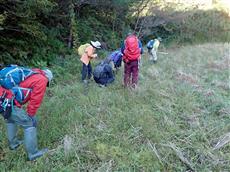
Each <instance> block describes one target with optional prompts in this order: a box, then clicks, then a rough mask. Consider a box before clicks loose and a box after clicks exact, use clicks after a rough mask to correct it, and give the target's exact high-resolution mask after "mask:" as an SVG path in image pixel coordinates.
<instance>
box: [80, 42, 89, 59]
mask: <svg viewBox="0 0 230 172" xmlns="http://www.w3.org/2000/svg"><path fill="white" fill-rule="evenodd" d="M88 46H90V44H89V43H86V44H83V45H81V46H80V47H78V49H77V53H78V55H79V56H82V55H83V54H84V53H85V49H86V48H87V47H88Z"/></svg>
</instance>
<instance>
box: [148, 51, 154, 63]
mask: <svg viewBox="0 0 230 172" xmlns="http://www.w3.org/2000/svg"><path fill="white" fill-rule="evenodd" d="M153 52H154V49H153V48H152V49H150V51H149V60H150V61H151V62H153V59H154V55H153Z"/></svg>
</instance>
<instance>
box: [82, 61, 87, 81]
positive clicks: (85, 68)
mask: <svg viewBox="0 0 230 172" xmlns="http://www.w3.org/2000/svg"><path fill="white" fill-rule="evenodd" d="M87 72H88V68H87V66H86V65H85V64H84V63H82V71H81V79H82V81H84V80H86V76H87Z"/></svg>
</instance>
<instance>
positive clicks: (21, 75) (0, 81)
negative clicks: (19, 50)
mask: <svg viewBox="0 0 230 172" xmlns="http://www.w3.org/2000/svg"><path fill="white" fill-rule="evenodd" d="M36 73H37V72H35V71H33V70H32V69H29V68H25V67H21V66H17V65H10V66H8V67H5V68H3V69H2V70H1V71H0V85H1V86H2V87H4V88H6V89H10V90H11V91H12V92H13V94H14V98H15V99H16V100H17V101H18V102H19V103H22V102H23V101H24V100H25V99H26V98H27V97H28V95H29V93H30V91H31V89H29V88H22V87H19V84H20V83H21V82H22V81H24V80H25V79H27V78H28V77H29V76H31V75H33V74H36Z"/></svg>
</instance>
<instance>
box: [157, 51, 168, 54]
mask: <svg viewBox="0 0 230 172" xmlns="http://www.w3.org/2000/svg"><path fill="white" fill-rule="evenodd" d="M157 53H159V54H169V53H166V52H161V51H158V52H157Z"/></svg>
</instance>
